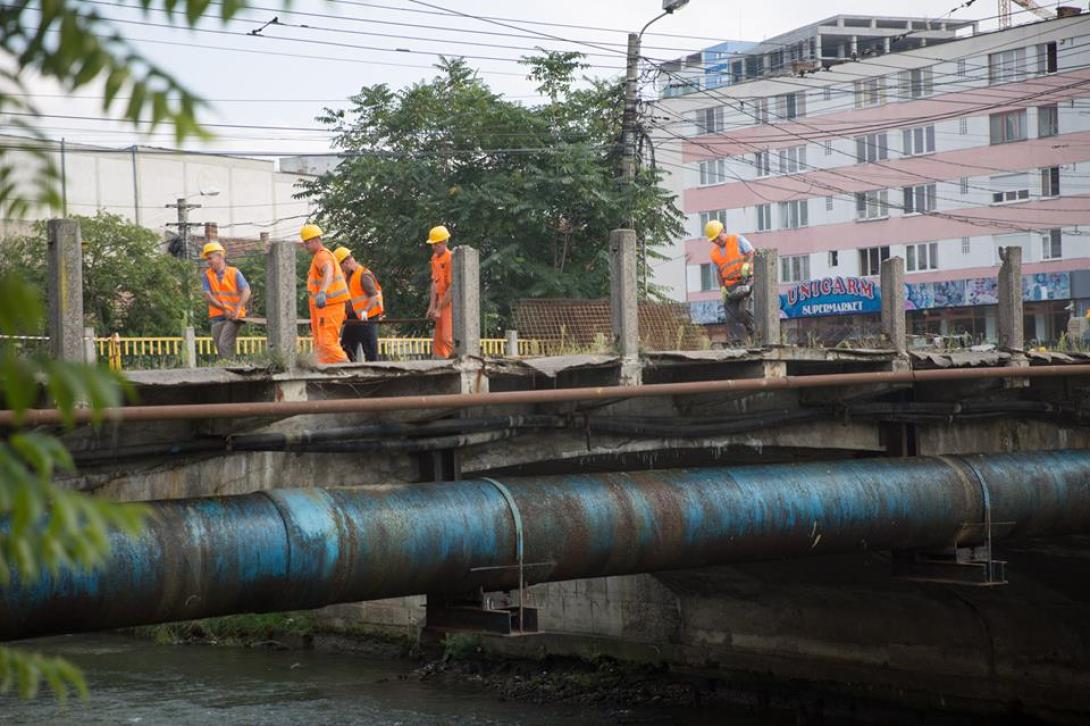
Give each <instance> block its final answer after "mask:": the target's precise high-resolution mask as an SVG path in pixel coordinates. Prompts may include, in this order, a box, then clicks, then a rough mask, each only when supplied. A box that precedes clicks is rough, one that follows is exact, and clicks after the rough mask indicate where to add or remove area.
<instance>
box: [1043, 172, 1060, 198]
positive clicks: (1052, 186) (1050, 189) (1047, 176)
mask: <svg viewBox="0 0 1090 726" xmlns="http://www.w3.org/2000/svg"><path fill="white" fill-rule="evenodd" d="M1041 196H1042V197H1058V196H1060V167H1058V166H1050V167H1048V168H1046V169H1041Z"/></svg>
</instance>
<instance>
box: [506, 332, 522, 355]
mask: <svg viewBox="0 0 1090 726" xmlns="http://www.w3.org/2000/svg"><path fill="white" fill-rule="evenodd" d="M506 338H507V357H508V358H518V357H519V331H517V330H508V331H507V334H506Z"/></svg>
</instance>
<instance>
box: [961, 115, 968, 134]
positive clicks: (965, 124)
mask: <svg viewBox="0 0 1090 726" xmlns="http://www.w3.org/2000/svg"><path fill="white" fill-rule="evenodd" d="M958 133H959V134H961V135H962V136H964V135H965V134H967V133H969V119H967V118H966V117H964V116H962V117H961V118H959V119H958Z"/></svg>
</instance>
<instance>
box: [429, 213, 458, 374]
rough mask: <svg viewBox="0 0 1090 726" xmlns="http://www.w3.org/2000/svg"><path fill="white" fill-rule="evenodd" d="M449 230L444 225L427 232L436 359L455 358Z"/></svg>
mask: <svg viewBox="0 0 1090 726" xmlns="http://www.w3.org/2000/svg"><path fill="white" fill-rule="evenodd" d="M449 239H450V230H448V229H447V228H446V227H444V226H443V225H439V226H438V227H432V228H431V231H429V232H428V240H427V242H428V244H429V245H431V248H432V253H431V297H430V302H429V303H428V316H427V317H428V320H433V321H435V335H434V336H433V337H432V347H431V349H432V354H433V355H434V356H435V357H436V358H450V357H451V356H452V355H454V315H453V310H454V309H453V307H452V305H451V292H450V285H451V281H452V279H453V278H452V270H451V257H452V255H451V251H450V246H449V244H448V242H447V240H449Z"/></svg>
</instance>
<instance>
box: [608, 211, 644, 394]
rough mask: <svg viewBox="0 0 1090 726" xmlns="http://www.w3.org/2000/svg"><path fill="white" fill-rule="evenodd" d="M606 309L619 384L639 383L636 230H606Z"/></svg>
mask: <svg viewBox="0 0 1090 726" xmlns="http://www.w3.org/2000/svg"><path fill="white" fill-rule="evenodd" d="M609 309H610V319H611V321H612V327H613V349H614V350H615V351H616V352H617V355H619V356H620V357H621V376H620V382H621V384H622V385H636V384H638V383H639V382H640V309H639V303H638V298H637V288H636V231H635V230H632V229H615V230H613V231H611V232H610V233H609Z"/></svg>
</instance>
